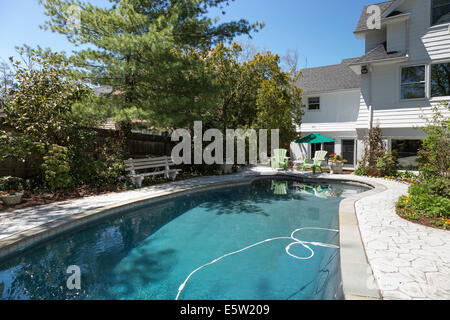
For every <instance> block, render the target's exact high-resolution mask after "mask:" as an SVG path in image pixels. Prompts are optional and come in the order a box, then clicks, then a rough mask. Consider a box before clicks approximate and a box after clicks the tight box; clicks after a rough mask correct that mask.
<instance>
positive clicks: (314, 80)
mask: <svg viewBox="0 0 450 320" xmlns="http://www.w3.org/2000/svg"><path fill="white" fill-rule="evenodd" d="M358 60H359V58H351V59H344V60H342V62H341V63H340V64H336V65H331V66H324V67H318V68H308V69H303V70H302V73H303V76H302V77H301V78H300V80H299V81H298V82H297V85H298V86H299V87H300V88H301V89H303V90H304V91H305V92H306V93H307V94H311V93H319V92H326V91H333V90H345V89H358V88H360V87H361V84H360V76H359V75H357V74H356V73H355V72H353V70H352V69H350V67H349V66H348V65H349V64H351V63H355V62H357V61H358Z"/></svg>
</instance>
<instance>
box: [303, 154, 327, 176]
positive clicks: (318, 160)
mask: <svg viewBox="0 0 450 320" xmlns="http://www.w3.org/2000/svg"><path fill="white" fill-rule="evenodd" d="M327 153H328V151H317V152H316V154H315V155H314V159H306V160H305V161H304V162H303V165H302V170H303V171H305V168H311V169H312V171H313V174H316V170H317V168H319V169H320V172H323V171H322V163H323V162H324V161H325V157H326V156H327ZM308 161H310V162H311V161H312V162H313V163H307V162H308Z"/></svg>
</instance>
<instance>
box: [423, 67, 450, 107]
mask: <svg viewBox="0 0 450 320" xmlns="http://www.w3.org/2000/svg"><path fill="white" fill-rule="evenodd" d="M443 63H450V59H445V60H436V61H432V62H431V63H430V67H429V73H430V75H429V84H428V90H429V91H428V92H429V93H430V96H429V98H430V101H442V100H449V99H450V96H440V97H432V96H431V92H432V91H431V86H432V83H431V80H432V79H431V77H432V75H431V68H432V66H433V65H434V64H443Z"/></svg>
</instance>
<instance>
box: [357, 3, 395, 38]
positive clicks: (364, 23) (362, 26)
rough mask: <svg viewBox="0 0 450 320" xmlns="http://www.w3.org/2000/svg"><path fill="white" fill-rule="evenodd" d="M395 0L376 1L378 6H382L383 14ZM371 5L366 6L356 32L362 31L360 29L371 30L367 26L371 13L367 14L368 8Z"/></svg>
mask: <svg viewBox="0 0 450 320" xmlns="http://www.w3.org/2000/svg"><path fill="white" fill-rule="evenodd" d="M394 2H395V1H385V2H380V3H375V5H376V6H380V9H381V14H383V13H384V12H386V11H387V10H388V9H389V8H390V6H391V5H392V4H393V3H394ZM369 6H371V5H367V6H365V7H364V9H363V11H362V14H361V17H360V18H359V21H358V25H357V26H356V30H355V32H360V31H365V30H369V28H368V27H367V19H368V18H369V15H368V14H367V8H368V7H369Z"/></svg>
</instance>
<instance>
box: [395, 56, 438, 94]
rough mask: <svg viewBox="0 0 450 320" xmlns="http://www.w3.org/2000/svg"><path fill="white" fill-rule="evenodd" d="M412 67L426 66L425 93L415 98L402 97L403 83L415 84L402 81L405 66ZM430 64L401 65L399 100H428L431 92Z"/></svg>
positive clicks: (399, 71) (399, 72)
mask: <svg viewBox="0 0 450 320" xmlns="http://www.w3.org/2000/svg"><path fill="white" fill-rule="evenodd" d="M411 67H424V68H425V73H424V74H425V79H424V81H423V83H424V85H425V95H424V96H423V97H422V98H413V99H403V98H402V85H404V84H413V83H402V71H403V69H405V68H411ZM429 73H430V65H429V64H427V63H416V64H404V65H400V66H399V69H398V82H399V86H398V97H399V100H400V101H401V102H409V101H422V100H426V99H429V93H430V88H431V85H430V79H429V78H430V76H429ZM414 83H421V82H414Z"/></svg>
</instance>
